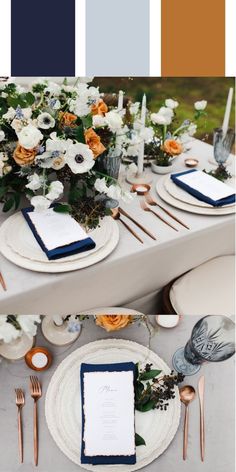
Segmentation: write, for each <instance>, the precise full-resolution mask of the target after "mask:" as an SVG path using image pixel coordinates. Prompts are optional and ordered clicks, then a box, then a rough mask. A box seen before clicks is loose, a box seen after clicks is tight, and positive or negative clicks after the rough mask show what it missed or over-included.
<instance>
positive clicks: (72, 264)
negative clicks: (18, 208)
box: [0, 214, 119, 273]
mask: <svg viewBox="0 0 236 472" xmlns="http://www.w3.org/2000/svg"><path fill="white" fill-rule="evenodd" d="M16 216H17V214H15V215H12V216H11V217H10V218H8V219H7V220H6V221H5V222H4V223H3V224H2V226H1V228H0V247H1V252H2V254H3V256H5V257H6V259H8V260H9V261H11V262H13V263H14V264H16V265H18V266H20V267H23V268H24V269H29V270H32V271H36V272H48V273H60V272H69V271H73V270H78V269H83V268H84V267H88V266H90V265H93V264H96V263H97V262H99V261H101V260H102V259H104V258H105V257H107V256H108V255H109V254H110V253H111V252H112V251H113V250H114V249H115V247H116V246H117V244H118V241H119V228H118V224H117V222H116V221H114V220H113V219H112V218H111V217H106V218H107V220H108V223H107V222H104V223H103V224H104V225H105V224H106V225H107V228H106V231H107V232H108V235H107V234H106V233H104V238H105V239H106V243H105V244H104V245H102V241H101V238H100V242H99V244H100V246H101V247H100V248H99V249H97V250H96V251H94V250H91V251H86V255H84V256H83V257H81V254H75V255H74V256H69V257H68V258H61V259H59V260H57V261H54V260H53V261H48V259H47V258H46V260H43V258H44V253H43V251H42V254H43V256H42V260H40V261H38V260H32V259H31V258H28V257H26V256H27V255H28V254H29V253H28V252H27V254H25V255H24V249H23V252H22V248H21V249H20V251H21V254H19V252H16V251H15V249H13V247H11V246H10V245H9V243H8V240H9V227H11V231H14V232H15V233H18V231H19V229H18V224H17V225H16V226H15V224H16V223H17V222H18V218H14V224H13V226H11V221H12V219H13V217H16ZM22 218H23V216H22ZM103 224H102V226H101V228H100V229H98V231H97V232H98V234H99V230H100V231H101V232H102V231H103V229H102V228H103ZM26 231H28V233H27V236H26V238H31V243H30V246H31V247H33V246H34V245H35V243H36V242H35V238H34V236H33V233H32V232H31V230H30V229H29V228H27V225H26ZM91 234H92V232H91ZM98 234H97V238H98ZM98 239H99V238H98ZM20 241H21V242H22V241H23V238H22V236H21V238H20ZM23 248H24V246H23ZM36 249H37V250H38V248H37V243H36ZM17 250H18V251H19V247H18V249H17ZM40 250H41V249H40ZM37 254H38V253H37ZM84 254H85V253H84ZM45 257H46V256H45Z"/></svg>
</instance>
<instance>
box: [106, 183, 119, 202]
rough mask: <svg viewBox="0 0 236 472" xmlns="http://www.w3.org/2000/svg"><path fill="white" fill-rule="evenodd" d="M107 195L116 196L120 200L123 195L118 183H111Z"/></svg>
mask: <svg viewBox="0 0 236 472" xmlns="http://www.w3.org/2000/svg"><path fill="white" fill-rule="evenodd" d="M107 196H108V197H109V198H114V199H115V200H119V198H120V197H121V188H120V187H119V186H118V185H110V187H109V188H108V190H107Z"/></svg>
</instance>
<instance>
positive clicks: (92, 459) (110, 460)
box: [80, 362, 136, 465]
mask: <svg viewBox="0 0 236 472" xmlns="http://www.w3.org/2000/svg"><path fill="white" fill-rule="evenodd" d="M135 369H136V367H135V364H134V363H133V362H122V363H119V364H84V363H82V364H81V368H80V382H81V404H82V407H81V411H82V441H81V464H92V465H103V464H110V465H111V464H136V454H133V455H131V456H86V455H85V442H84V440H83V437H84V422H85V418H84V408H83V402H84V373H85V372H107V371H108V372H123V371H129V370H131V371H133V373H134V374H135Z"/></svg>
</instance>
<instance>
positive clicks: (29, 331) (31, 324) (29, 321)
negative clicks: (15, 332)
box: [17, 315, 41, 338]
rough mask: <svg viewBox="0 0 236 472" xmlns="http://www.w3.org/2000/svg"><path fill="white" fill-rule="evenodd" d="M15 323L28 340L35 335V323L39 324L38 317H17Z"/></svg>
mask: <svg viewBox="0 0 236 472" xmlns="http://www.w3.org/2000/svg"><path fill="white" fill-rule="evenodd" d="M17 321H18V323H19V325H20V327H21V329H22V331H24V333H25V334H26V335H27V336H29V337H30V338H31V337H33V336H35V335H36V333H37V323H40V322H41V319H40V315H17Z"/></svg>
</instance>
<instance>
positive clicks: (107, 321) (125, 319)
mask: <svg viewBox="0 0 236 472" xmlns="http://www.w3.org/2000/svg"><path fill="white" fill-rule="evenodd" d="M132 321H133V316H132V315H96V324H97V325H98V326H101V328H104V329H105V330H106V331H118V330H119V329H122V328H125V327H126V326H128V325H129V324H130V323H132Z"/></svg>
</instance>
